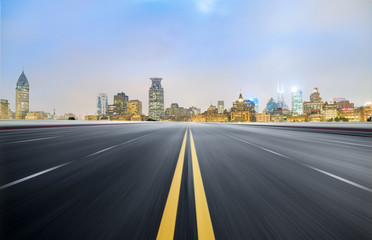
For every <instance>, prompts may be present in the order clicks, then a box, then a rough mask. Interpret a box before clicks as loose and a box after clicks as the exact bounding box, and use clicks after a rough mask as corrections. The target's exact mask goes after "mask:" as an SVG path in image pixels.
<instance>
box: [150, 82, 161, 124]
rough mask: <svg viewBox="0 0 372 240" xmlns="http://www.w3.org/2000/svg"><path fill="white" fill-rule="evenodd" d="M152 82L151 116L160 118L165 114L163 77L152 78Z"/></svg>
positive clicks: (156, 118)
mask: <svg viewBox="0 0 372 240" xmlns="http://www.w3.org/2000/svg"><path fill="white" fill-rule="evenodd" d="M150 79H151V81H152V83H151V87H150V90H149V118H150V119H153V120H160V119H161V118H162V117H163V116H164V89H163V87H162V86H161V80H163V79H162V78H150Z"/></svg>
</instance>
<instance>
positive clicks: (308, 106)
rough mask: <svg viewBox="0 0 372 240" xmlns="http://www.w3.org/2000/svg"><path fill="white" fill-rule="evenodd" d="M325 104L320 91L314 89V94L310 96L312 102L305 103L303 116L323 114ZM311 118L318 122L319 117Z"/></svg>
mask: <svg viewBox="0 0 372 240" xmlns="http://www.w3.org/2000/svg"><path fill="white" fill-rule="evenodd" d="M323 104H324V103H323V99H322V98H321V97H320V93H319V89H318V88H314V91H313V93H311V95H310V102H303V105H302V107H303V114H304V115H306V116H309V115H310V114H322V112H323ZM310 118H311V119H316V121H317V119H318V116H316V117H310ZM309 121H310V119H309Z"/></svg>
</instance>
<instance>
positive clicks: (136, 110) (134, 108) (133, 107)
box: [127, 100, 142, 115]
mask: <svg viewBox="0 0 372 240" xmlns="http://www.w3.org/2000/svg"><path fill="white" fill-rule="evenodd" d="M127 113H130V114H133V115H142V102H141V101H139V100H130V101H129V102H128V103H127Z"/></svg>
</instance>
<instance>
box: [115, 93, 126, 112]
mask: <svg viewBox="0 0 372 240" xmlns="http://www.w3.org/2000/svg"><path fill="white" fill-rule="evenodd" d="M128 100H129V97H128V96H127V95H125V93H123V92H121V93H118V94H116V95H114V105H115V110H114V112H115V114H123V113H126V112H127V103H128Z"/></svg>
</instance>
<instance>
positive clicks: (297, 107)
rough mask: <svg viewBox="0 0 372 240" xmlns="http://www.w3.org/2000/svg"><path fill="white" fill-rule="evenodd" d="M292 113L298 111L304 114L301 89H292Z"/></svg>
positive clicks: (299, 113)
mask: <svg viewBox="0 0 372 240" xmlns="http://www.w3.org/2000/svg"><path fill="white" fill-rule="evenodd" d="M292 113H297V114H298V115H302V114H303V110H302V91H301V90H299V89H293V90H292Z"/></svg>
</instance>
